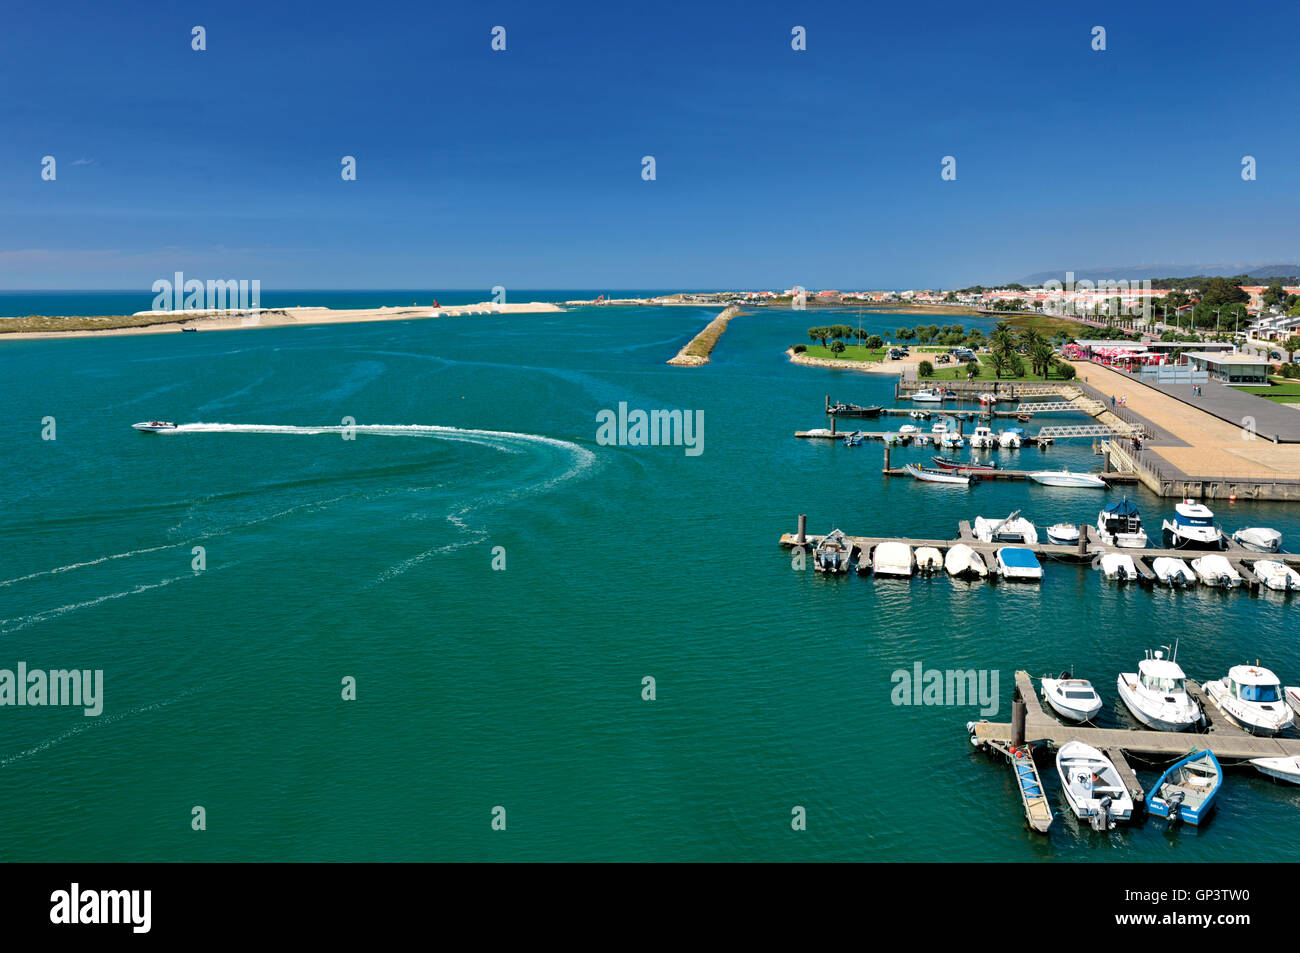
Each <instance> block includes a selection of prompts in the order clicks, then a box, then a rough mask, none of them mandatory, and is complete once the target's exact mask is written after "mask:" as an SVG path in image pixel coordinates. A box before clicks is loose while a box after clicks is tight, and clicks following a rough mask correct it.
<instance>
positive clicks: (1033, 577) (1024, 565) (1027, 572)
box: [997, 546, 1043, 582]
mask: <svg viewBox="0 0 1300 953" xmlns="http://www.w3.org/2000/svg"><path fill="white" fill-rule="evenodd" d="M997 560H998V571H999V572H1001V573H1002V578H1003V579H1009V580H1012V581H1015V582H1038V581H1040V580H1041V579H1042V578H1043V567H1042V566H1041V565H1039V562H1038V557H1037V556H1035V555H1034V551H1033V550H1032V549H1025V548H1024V547H1023V546H1003V547H1002V548H1001V549H999V550H998V551H997Z"/></svg>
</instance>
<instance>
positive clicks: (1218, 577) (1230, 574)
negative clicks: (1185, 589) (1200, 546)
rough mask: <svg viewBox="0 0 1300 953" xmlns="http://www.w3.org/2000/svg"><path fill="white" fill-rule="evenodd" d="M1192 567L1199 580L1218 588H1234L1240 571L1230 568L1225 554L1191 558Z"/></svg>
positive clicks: (1238, 583)
mask: <svg viewBox="0 0 1300 953" xmlns="http://www.w3.org/2000/svg"><path fill="white" fill-rule="evenodd" d="M1192 569H1193V571H1194V572H1195V573H1196V575H1197V577H1198V578H1199V579H1200V580H1201V582H1203V583H1205V584H1206V585H1207V586H1214V587H1215V588H1218V589H1236V588H1237V587H1238V586H1240V585H1241V573H1239V572H1237V570H1235V569H1233V568H1232V563H1230V562H1228V559H1227V557H1226V556H1201V557H1200V558H1199V559H1193V560H1192Z"/></svg>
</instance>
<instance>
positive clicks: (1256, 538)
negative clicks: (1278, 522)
mask: <svg viewBox="0 0 1300 953" xmlns="http://www.w3.org/2000/svg"><path fill="white" fill-rule="evenodd" d="M1232 538H1233V539H1234V540H1236V541H1237V542H1238V543H1240V544H1241V545H1242V546H1245V547H1246V548H1247V549H1253V550H1255V551H1256V552H1260V553H1275V552H1277V551H1278V550H1279V549H1281V548H1282V534H1281V533H1279V532H1278V531H1277V530H1275V529H1269V528H1268V527H1266V526H1247V527H1245V528H1244V529H1239V530H1237V531H1236V532H1235V533H1233V534H1232Z"/></svg>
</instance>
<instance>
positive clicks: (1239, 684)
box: [1205, 665, 1294, 735]
mask: <svg viewBox="0 0 1300 953" xmlns="http://www.w3.org/2000/svg"><path fill="white" fill-rule="evenodd" d="M1205 693H1206V694H1207V695H1209V696H1210V700H1211V701H1213V702H1214V704H1215V705H1217V706H1218V708H1219V710H1220V711H1221V712H1223V713H1224V714H1225V715H1227V716H1228V719H1229V720H1230V721H1232V722H1234V723H1236V724H1237V725H1238V726H1240V727H1242V728H1244V729H1246V730H1247V731H1249V732H1250V733H1251V734H1252V735H1275V734H1277V733H1278V732H1279V731H1281V730H1282V729H1284V728H1286V727H1287V726H1288V725H1290V724H1291V722H1292V721H1293V720H1294V719H1293V718H1292V715H1291V709H1290V708H1288V707H1287V703H1286V700H1285V699H1284V698H1283V697H1282V683H1281V681H1279V680H1278V677H1277V676H1276V675H1274V674H1273V673H1272V672H1270V671H1269V670H1268V669H1266V668H1261V667H1260V666H1258V665H1234V666H1233V667H1232V668H1230V669H1228V674H1227V676H1226V677H1224V678H1221V679H1218V680H1217V681H1213V682H1206V683H1205Z"/></svg>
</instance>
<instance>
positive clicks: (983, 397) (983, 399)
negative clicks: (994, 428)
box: [980, 394, 998, 407]
mask: <svg viewBox="0 0 1300 953" xmlns="http://www.w3.org/2000/svg"><path fill="white" fill-rule="evenodd" d="M997 402H998V395H997V394H980V403H981V404H984V405H986V406H989V407H991V406H993V405H994V404H996V403H997Z"/></svg>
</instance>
